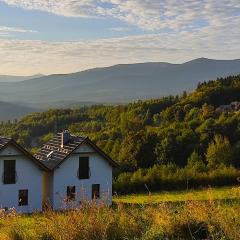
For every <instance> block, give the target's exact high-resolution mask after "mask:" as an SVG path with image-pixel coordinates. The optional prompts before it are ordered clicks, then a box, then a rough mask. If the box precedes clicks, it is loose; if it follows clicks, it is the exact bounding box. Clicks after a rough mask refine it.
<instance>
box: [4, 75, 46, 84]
mask: <svg viewBox="0 0 240 240" xmlns="http://www.w3.org/2000/svg"><path fill="white" fill-rule="evenodd" d="M43 76H44V75H42V74H36V75H32V76H9V75H0V82H20V81H25V80H29V79H34V78H39V77H43Z"/></svg>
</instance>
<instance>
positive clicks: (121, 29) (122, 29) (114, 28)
mask: <svg viewBox="0 0 240 240" xmlns="http://www.w3.org/2000/svg"><path fill="white" fill-rule="evenodd" d="M109 30H111V31H114V32H127V31H130V30H131V29H130V28H127V27H113V28H110V29H109Z"/></svg>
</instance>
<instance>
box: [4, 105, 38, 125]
mask: <svg viewBox="0 0 240 240" xmlns="http://www.w3.org/2000/svg"><path fill="white" fill-rule="evenodd" d="M36 111H40V109H37V108H32V107H27V106H24V105H20V104H14V103H7V102H2V101H0V121H7V120H14V119H18V118H20V117H23V116H24V115H26V114H28V113H31V112H36Z"/></svg>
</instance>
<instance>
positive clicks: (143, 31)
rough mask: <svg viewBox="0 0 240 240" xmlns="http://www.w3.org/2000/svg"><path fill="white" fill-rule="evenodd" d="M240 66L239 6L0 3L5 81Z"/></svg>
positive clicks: (127, 1)
mask: <svg viewBox="0 0 240 240" xmlns="http://www.w3.org/2000/svg"><path fill="white" fill-rule="evenodd" d="M198 57H207V58H215V59H236V58H240V0H201V1H200V0H199V1H196V0H194V1H191V0H186V1H185V0H0V74H14V75H30V74H35V73H43V74H50V73H65V72H75V71H80V70H83V69H87V68H92V67H101V66H109V65H113V64H117V63H134V62H148V61H164V62H174V63H180V62H184V61H187V60H190V59H193V58H198Z"/></svg>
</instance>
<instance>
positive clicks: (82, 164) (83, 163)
mask: <svg viewBox="0 0 240 240" xmlns="http://www.w3.org/2000/svg"><path fill="white" fill-rule="evenodd" d="M89 172H90V171H89V157H80V158H79V169H78V178H79V179H88V178H89V177H90V176H89Z"/></svg>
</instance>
